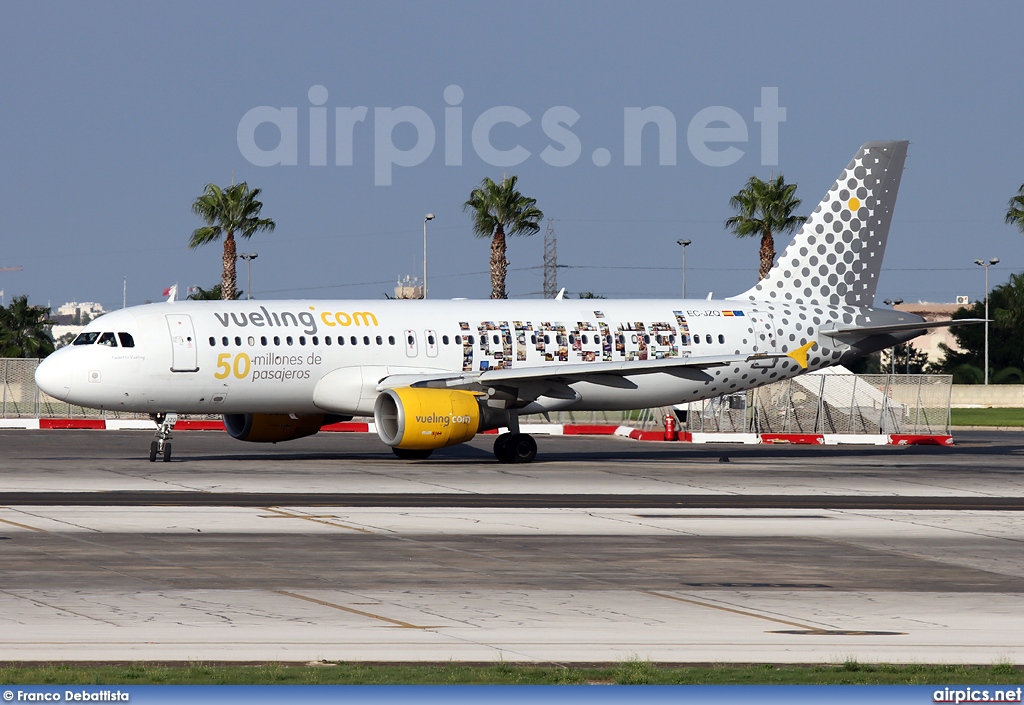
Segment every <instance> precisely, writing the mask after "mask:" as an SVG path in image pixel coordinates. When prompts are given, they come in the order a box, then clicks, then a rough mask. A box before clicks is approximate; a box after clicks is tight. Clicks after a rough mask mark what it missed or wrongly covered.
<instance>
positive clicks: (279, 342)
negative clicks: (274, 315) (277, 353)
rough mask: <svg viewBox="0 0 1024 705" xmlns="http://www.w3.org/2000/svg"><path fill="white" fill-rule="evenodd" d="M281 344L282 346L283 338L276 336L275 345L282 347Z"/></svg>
mask: <svg viewBox="0 0 1024 705" xmlns="http://www.w3.org/2000/svg"><path fill="white" fill-rule="evenodd" d="M280 344H281V338H280V337H279V336H276V335H275V336H274V345H280Z"/></svg>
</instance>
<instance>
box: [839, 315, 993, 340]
mask: <svg viewBox="0 0 1024 705" xmlns="http://www.w3.org/2000/svg"><path fill="white" fill-rule="evenodd" d="M984 322H985V319H984V318H961V319H958V320H955V321H953V320H950V321H920V322H915V323H893V324H890V325H884V326H843V327H840V328H835V329H832V330H822V331H821V334H822V335H827V336H829V337H832V338H840V339H844V340H846V339H850V338H853V339H860V338H866V337H868V336H870V335H883V334H885V333H909V332H911V331H916V330H920V331H924V330H928V329H929V328H945V327H948V326H960V325H965V324H968V323H984Z"/></svg>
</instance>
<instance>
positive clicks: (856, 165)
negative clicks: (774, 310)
mask: <svg viewBox="0 0 1024 705" xmlns="http://www.w3.org/2000/svg"><path fill="white" fill-rule="evenodd" d="M908 144H909V142H906V141H900V142H868V143H867V144H865V145H864V146H863V147H861V148H860V150H859V151H858V152H857V155H856V156H855V157H854V158H853V161H851V162H850V163H849V165H848V166H847V167H846V169H845V170H844V171H843V173H842V174H841V175H840V176H839V179H838V180H837V181H836V182H835V183H834V184H833V185H832V188H831V189H829V192H828V193H827V194H825V198H824V199H822V201H821V203H819V204H818V207H817V208H816V209H815V210H814V213H812V214H811V216H810V217H809V218H808V219H807V222H805V223H804V225H803V227H802V228H801V229H800V232H799V233H797V235H796V237H794V238H793V241H792V242H790V243H789V246H788V247H787V248H786V251H785V252H784V253H783V254H782V256H781V257H779V259H778V262H776V264H775V266H774V267H773V268H772V270H771V271H770V272H768V276H766V277H765V278H764V279H762V280H761V281H760V282H758V283H757V285H756V286H754V288H753V289H749V290H748V291H745V292H743V293H742V294H739V295H738V296H735V297H732V298H735V299H750V300H751V301H772V302H775V301H778V302H780V303H786V302H794V303H804V304H826V305H833V306H840V305H846V306H871V305H872V304H873V303H874V300H875V289H876V287H877V286H878V274H879V272H880V271H881V269H882V256H883V255H884V254H885V243H886V240H887V239H888V237H889V223H890V222H891V220H892V211H893V207H894V206H895V205H896V192H897V191H898V190H899V186H900V178H901V177H902V176H903V162H904V160H905V159H906V157H907V145H908Z"/></svg>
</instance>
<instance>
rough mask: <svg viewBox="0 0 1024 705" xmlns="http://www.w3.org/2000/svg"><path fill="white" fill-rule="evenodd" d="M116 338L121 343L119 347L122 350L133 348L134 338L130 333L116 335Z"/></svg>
mask: <svg viewBox="0 0 1024 705" xmlns="http://www.w3.org/2000/svg"><path fill="white" fill-rule="evenodd" d="M117 337H118V338H119V339H120V341H121V347H122V348H134V347H135V338H133V337H132V334H131V333H118V334H117Z"/></svg>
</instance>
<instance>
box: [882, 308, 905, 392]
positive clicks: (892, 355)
mask: <svg viewBox="0 0 1024 705" xmlns="http://www.w3.org/2000/svg"><path fill="white" fill-rule="evenodd" d="M884 303H885V305H886V306H899V305H900V304H901V303H903V299H886V300H885V301H884ZM897 347H899V343H897V344H896V345H894V346H893V347H892V352H890V353H889V374H891V375H894V374H896V348H897ZM907 354H908V355H909V354H910V353H909V352H908V353H907ZM907 370H908V373H909V370H910V366H909V364H908V365H907Z"/></svg>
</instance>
